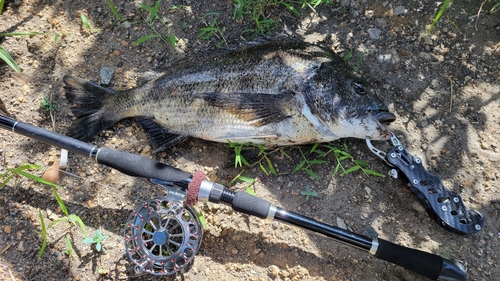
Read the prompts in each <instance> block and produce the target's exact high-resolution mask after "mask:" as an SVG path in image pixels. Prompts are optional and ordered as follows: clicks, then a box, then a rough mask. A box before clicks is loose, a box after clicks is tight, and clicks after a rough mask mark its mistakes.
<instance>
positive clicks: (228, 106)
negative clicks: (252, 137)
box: [203, 92, 294, 127]
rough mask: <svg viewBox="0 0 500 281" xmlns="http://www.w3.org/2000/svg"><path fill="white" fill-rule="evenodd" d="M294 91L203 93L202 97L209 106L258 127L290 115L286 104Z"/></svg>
mask: <svg viewBox="0 0 500 281" xmlns="http://www.w3.org/2000/svg"><path fill="white" fill-rule="evenodd" d="M293 96H294V93H293V92H283V93H279V94H261V93H219V92H212V93H204V94H203V99H204V100H205V102H207V103H208V104H209V105H210V106H214V107H218V108H220V109H222V110H224V111H226V112H228V113H231V114H232V115H234V116H235V117H236V118H238V119H240V120H242V121H244V122H248V123H251V124H252V125H253V126H256V127H260V126H264V125H267V124H270V123H279V122H281V121H283V120H285V119H286V118H289V117H290V114H291V113H290V112H289V110H287V109H286V108H287V104H289V103H290V102H292V100H293V99H294V98H293Z"/></svg>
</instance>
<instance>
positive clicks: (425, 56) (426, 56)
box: [418, 52, 432, 61]
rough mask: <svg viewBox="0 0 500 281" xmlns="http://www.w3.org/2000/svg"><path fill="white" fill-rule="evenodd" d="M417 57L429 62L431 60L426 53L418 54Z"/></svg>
mask: <svg viewBox="0 0 500 281" xmlns="http://www.w3.org/2000/svg"><path fill="white" fill-rule="evenodd" d="M418 56H419V57H420V58H422V59H424V60H426V61H431V60H432V56H431V55H430V54H429V53H426V52H420V53H419V54H418Z"/></svg>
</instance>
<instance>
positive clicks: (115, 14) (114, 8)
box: [108, 0, 121, 20]
mask: <svg viewBox="0 0 500 281" xmlns="http://www.w3.org/2000/svg"><path fill="white" fill-rule="evenodd" d="M108 5H109V8H110V9H111V12H112V13H113V15H114V16H115V19H116V20H120V19H121V17H120V14H119V13H118V10H117V9H116V7H115V4H114V3H113V1H111V0H108Z"/></svg>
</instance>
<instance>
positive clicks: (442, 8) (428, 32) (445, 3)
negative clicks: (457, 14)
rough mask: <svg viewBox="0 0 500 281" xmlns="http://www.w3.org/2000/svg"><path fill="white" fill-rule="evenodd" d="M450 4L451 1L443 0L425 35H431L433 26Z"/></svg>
mask: <svg viewBox="0 0 500 281" xmlns="http://www.w3.org/2000/svg"><path fill="white" fill-rule="evenodd" d="M450 3H451V0H444V2H443V4H442V5H441V8H440V9H439V12H438V13H437V14H436V16H435V17H434V20H433V21H432V24H431V27H429V30H427V35H429V34H431V32H432V29H434V26H435V25H436V23H437V22H438V21H439V19H440V18H441V16H442V15H443V13H444V11H445V10H446V9H447V8H448V6H449V5H450Z"/></svg>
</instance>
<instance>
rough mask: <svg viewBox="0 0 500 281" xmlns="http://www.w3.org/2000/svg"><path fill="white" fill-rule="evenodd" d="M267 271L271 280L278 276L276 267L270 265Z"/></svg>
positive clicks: (278, 271)
mask: <svg viewBox="0 0 500 281" xmlns="http://www.w3.org/2000/svg"><path fill="white" fill-rule="evenodd" d="M268 271H269V275H270V276H271V277H272V278H276V277H278V275H279V274H280V268H279V267H277V266H276V265H271V266H269V267H268Z"/></svg>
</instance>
